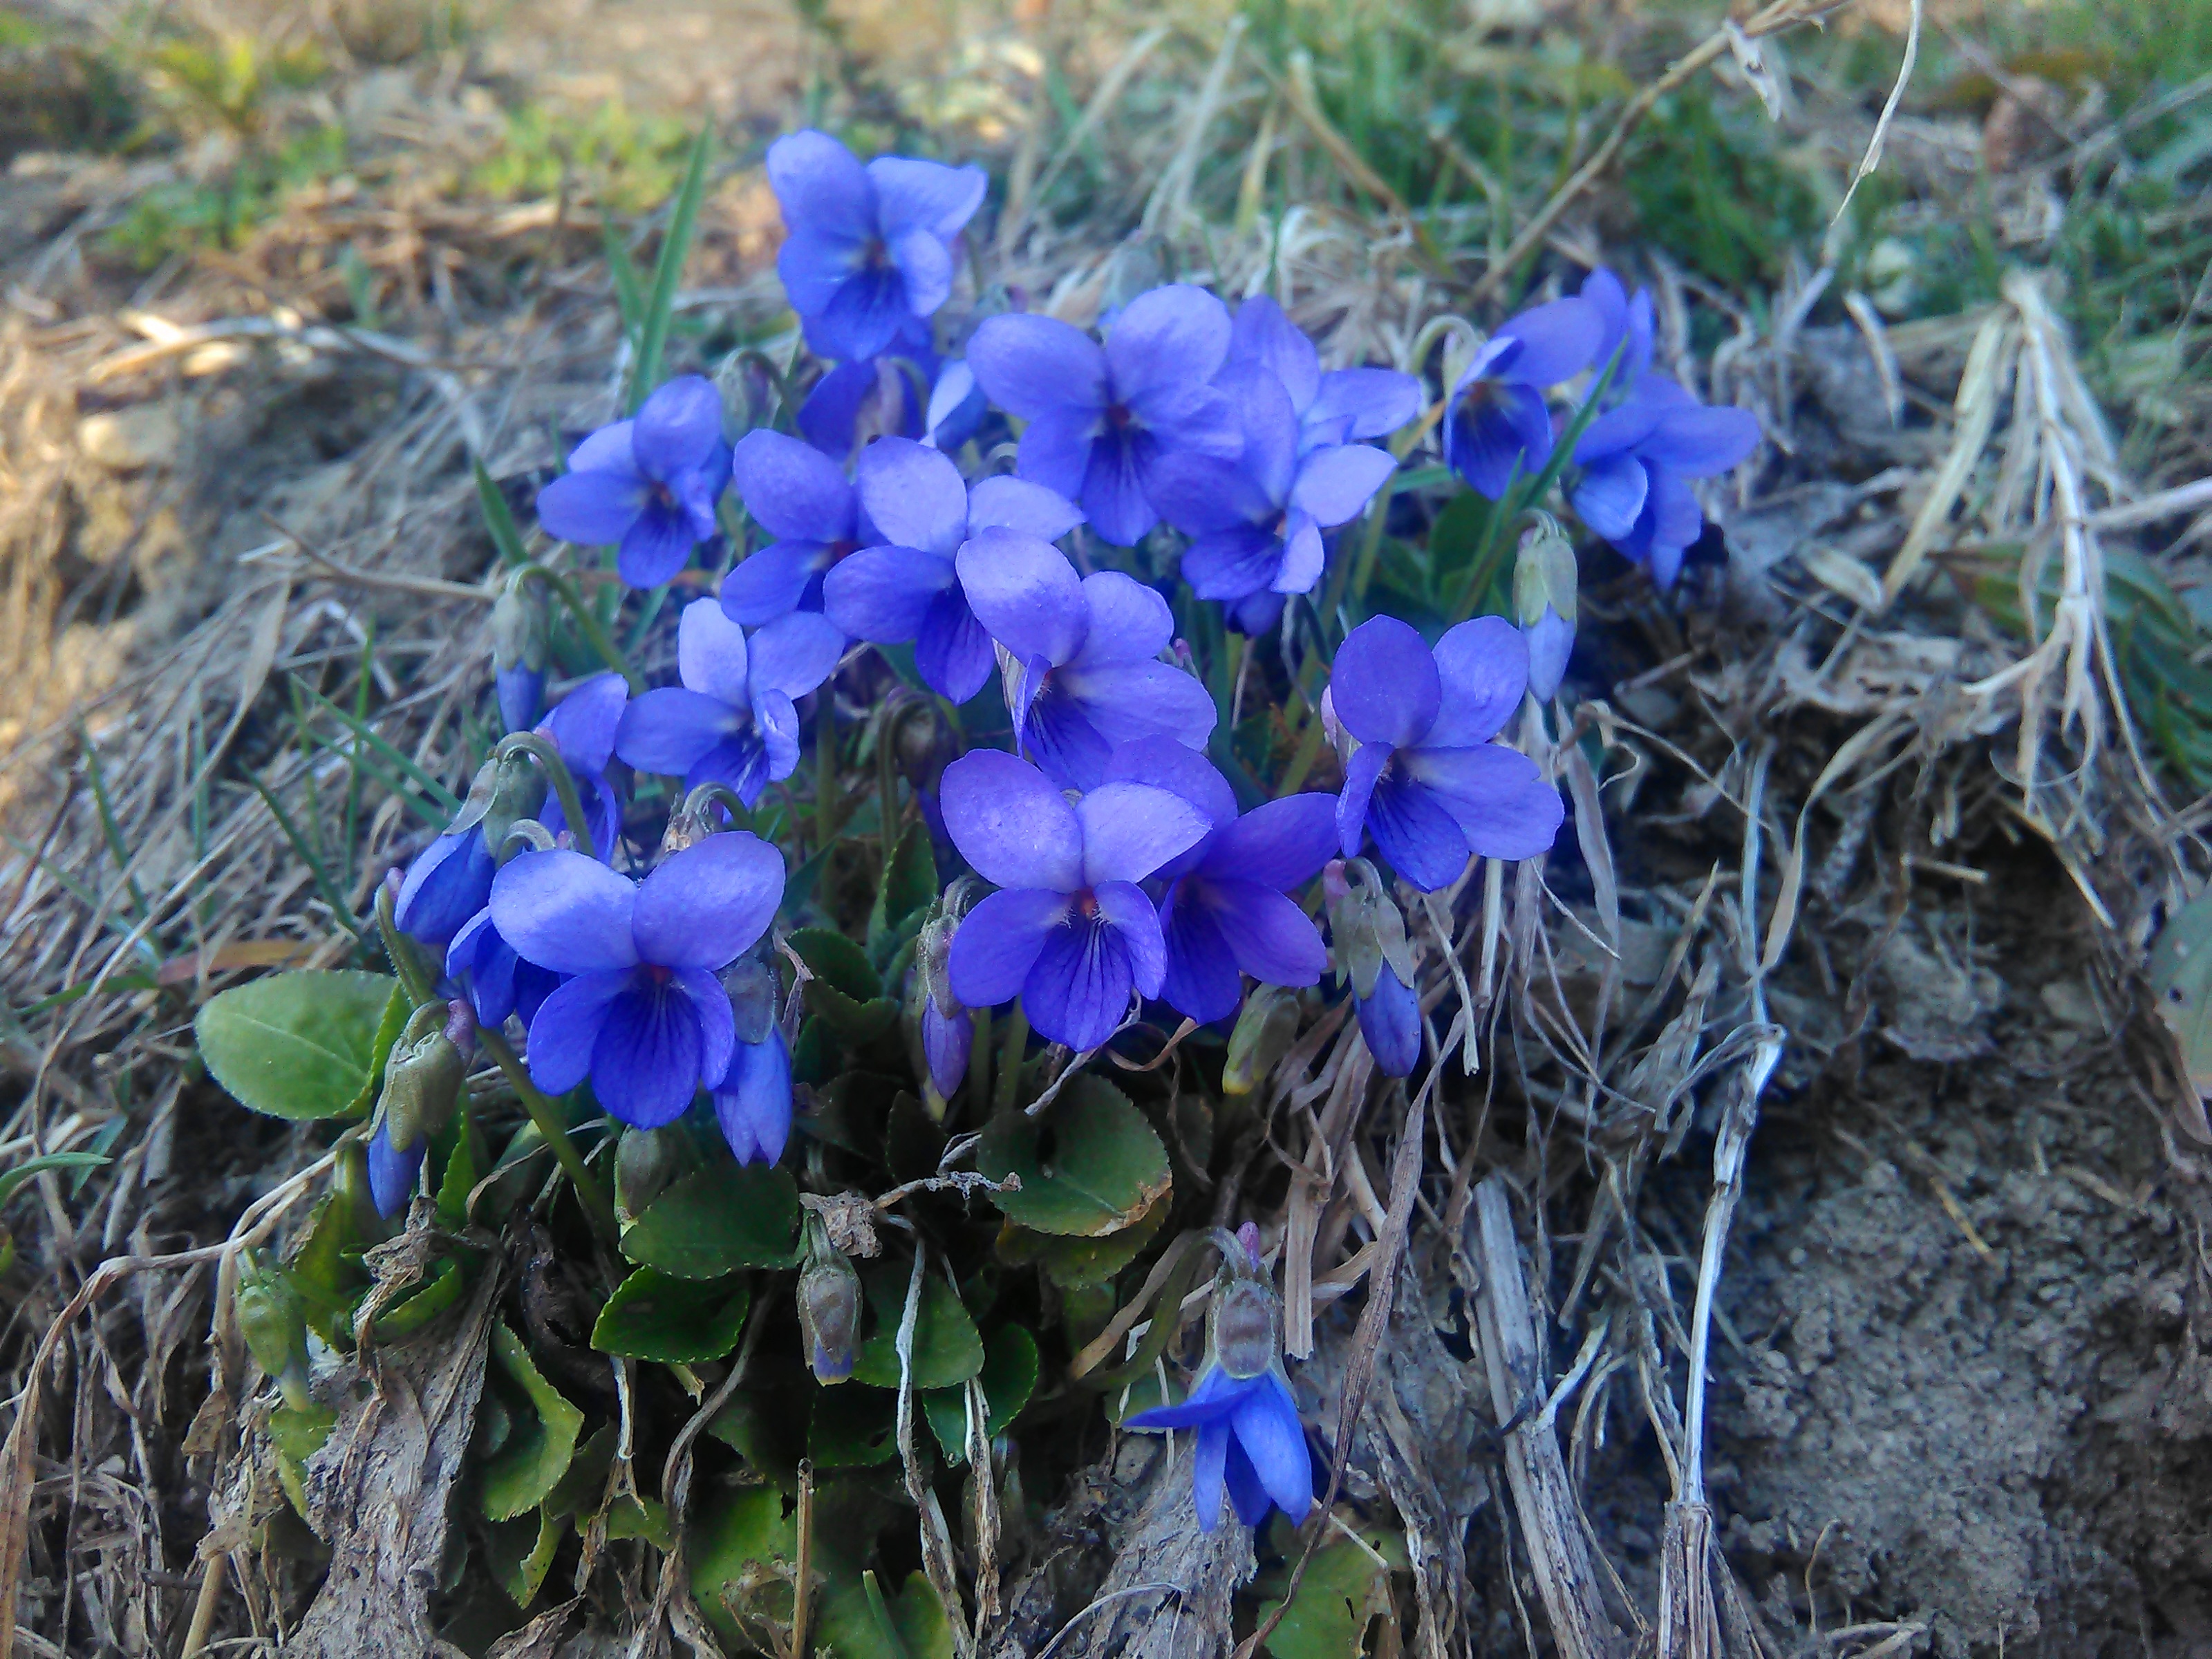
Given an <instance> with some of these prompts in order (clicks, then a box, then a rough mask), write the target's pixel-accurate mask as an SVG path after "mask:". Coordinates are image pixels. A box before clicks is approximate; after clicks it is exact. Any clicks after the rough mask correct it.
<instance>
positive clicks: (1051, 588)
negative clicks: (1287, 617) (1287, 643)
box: [954, 530, 1216, 789]
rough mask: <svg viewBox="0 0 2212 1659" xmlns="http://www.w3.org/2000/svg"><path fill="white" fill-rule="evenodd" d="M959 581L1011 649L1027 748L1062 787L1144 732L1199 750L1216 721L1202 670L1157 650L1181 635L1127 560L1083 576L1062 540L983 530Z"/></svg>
mask: <svg viewBox="0 0 2212 1659" xmlns="http://www.w3.org/2000/svg"><path fill="white" fill-rule="evenodd" d="M954 563H955V565H956V566H957V568H958V571H959V574H960V586H961V591H962V592H963V593H965V594H966V595H967V598H968V603H969V606H970V607H972V608H973V610H974V611H975V617H976V620H977V621H979V622H981V623H982V624H983V626H984V628H985V629H987V631H988V632H989V634H990V635H991V637H992V638H993V639H994V640H995V641H998V643H999V645H1000V647H1001V648H1002V651H1003V653H1004V654H1003V655H1001V657H1000V679H1001V683H1002V684H1004V686H1005V688H1006V708H1007V711H1008V713H1009V714H1012V717H1013V721H1014V737H1015V740H1016V742H1017V743H1018V745H1019V746H1020V748H1021V750H1022V751H1023V753H1024V754H1025V755H1027V756H1028V757H1030V759H1032V760H1034V761H1035V762H1036V763H1037V764H1038V765H1039V766H1041V767H1042V768H1043V769H1044V770H1045V773H1046V775H1048V776H1049V777H1050V778H1051V779H1052V781H1054V783H1055V784H1057V785H1059V786H1060V787H1061V788H1064V789H1088V788H1091V787H1093V786H1094V785H1096V784H1097V783H1098V782H1099V781H1101V780H1102V779H1103V777H1104V776H1105V775H1106V757H1108V756H1109V755H1110V754H1112V753H1113V751H1114V750H1115V748H1116V747H1117V746H1118V745H1120V744H1124V743H1133V742H1134V741H1136V740H1137V739H1138V738H1151V737H1169V738H1174V739H1175V740H1176V742H1177V743H1180V744H1183V745H1184V746H1185V747H1186V748H1189V749H1202V748H1204V747H1205V746H1206V738H1208V737H1209V736H1211V735H1212V731H1213V726H1214V721H1215V719H1216V714H1215V709H1214V706H1213V698H1212V696H1211V695H1210V694H1209V693H1208V692H1207V690H1206V688H1205V687H1204V686H1203V685H1201V684H1199V683H1198V681H1197V680H1196V679H1194V678H1192V677H1191V676H1190V675H1188V674H1186V673H1185V672H1183V671H1182V670H1181V669H1179V668H1174V667H1170V665H1168V664H1166V663H1164V662H1161V661H1159V660H1158V656H1159V653H1161V652H1163V651H1164V650H1166V649H1167V647H1168V645H1169V642H1170V641H1171V640H1172V639H1173V638H1174V637H1175V613H1174V612H1173V611H1170V610H1169V609H1168V602H1167V601H1166V600H1165V599H1162V598H1161V597H1160V596H1159V594H1158V593H1157V592H1154V591H1153V590H1152V589H1151V588H1149V587H1146V586H1145V585H1144V584H1143V583H1141V582H1139V581H1137V580H1134V579H1133V578H1131V577H1128V576H1125V575H1123V574H1121V572H1120V571H1118V570H1098V571H1093V572H1092V573H1091V574H1090V575H1088V576H1078V575H1077V574H1075V567H1074V566H1073V564H1071V563H1069V562H1068V560H1067V556H1066V554H1064V553H1062V552H1061V551H1060V550H1059V549H1058V548H1056V547H1054V546H1052V545H1050V544H1048V543H1045V542H1042V541H1039V540H1037V539H1036V538H1034V537H1030V536H1024V535H1021V534H1019V533H1018V532H1014V531H1009V530H985V531H982V532H979V533H977V534H975V535H974V536H971V537H969V539H968V540H967V541H966V542H965V543H964V544H962V546H961V549H960V552H959V556H958V557H957V559H955V561H954Z"/></svg>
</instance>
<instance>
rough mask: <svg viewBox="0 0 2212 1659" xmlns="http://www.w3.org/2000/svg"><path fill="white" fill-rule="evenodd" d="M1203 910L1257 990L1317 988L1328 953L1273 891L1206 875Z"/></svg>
mask: <svg viewBox="0 0 2212 1659" xmlns="http://www.w3.org/2000/svg"><path fill="white" fill-rule="evenodd" d="M1193 879H1194V880H1197V881H1200V882H1202V883H1204V884H1205V888H1206V902H1207V905H1208V907H1209V908H1211V909H1212V912H1213V920H1214V923H1215V925H1216V926H1217V927H1219V928H1220V930H1221V937H1222V940H1223V942H1224V943H1225V944H1226V945H1228V947H1229V950H1230V952H1231V954H1232V955H1233V956H1234V957H1236V958H1237V967H1239V968H1240V969H1243V971H1244V972H1246V973H1248V974H1249V975H1252V977H1253V978H1254V979H1256V980H1258V981H1260V982H1261V984H1262V985H1288V986H1292V987H1298V986H1306V985H1318V984H1320V983H1321V976H1322V970H1323V969H1326V968H1327V967H1328V949H1327V948H1326V947H1325V946H1324V945H1322V942H1321V933H1320V932H1319V931H1318V930H1317V929H1316V927H1314V924H1313V919H1312V918H1311V917H1310V916H1309V915H1306V913H1305V912H1304V910H1301V909H1300V908H1298V907H1297V905H1296V904H1295V903H1293V902H1291V900H1290V899H1288V898H1286V897H1285V896H1283V895H1282V894H1281V893H1279V892H1278V891H1277V890H1275V889H1274V888H1273V887H1266V886H1262V885H1261V884H1260V883H1258V882H1256V881H1244V880H1242V879H1239V878H1237V877H1235V876H1218V875H1215V874H1213V873H1212V872H1206V873H1205V874H1202V875H1200V876H1198V877H1195V878H1193Z"/></svg>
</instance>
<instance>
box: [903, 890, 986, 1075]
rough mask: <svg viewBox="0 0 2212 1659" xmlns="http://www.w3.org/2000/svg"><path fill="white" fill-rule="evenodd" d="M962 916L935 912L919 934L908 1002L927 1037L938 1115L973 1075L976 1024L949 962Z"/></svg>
mask: <svg viewBox="0 0 2212 1659" xmlns="http://www.w3.org/2000/svg"><path fill="white" fill-rule="evenodd" d="M959 928H960V922H959V919H958V918H957V916H952V915H946V914H945V913H944V912H943V911H942V910H936V911H933V913H932V914H931V915H930V917H929V920H928V921H925V922H923V923H922V925H921V932H920V933H918V934H917V935H916V936H915V950H914V981H913V986H912V989H911V991H910V992H909V995H908V1007H909V1008H910V1009H911V1010H912V1011H913V1013H914V1018H915V1028H916V1030H918V1031H919V1033H920V1035H921V1054H922V1060H923V1070H924V1071H925V1072H926V1073H927V1084H928V1086H927V1090H926V1091H925V1092H926V1094H927V1103H928V1105H929V1107H930V1109H931V1113H932V1115H934V1116H942V1115H943V1113H944V1110H945V1104H946V1103H947V1102H949V1101H950V1100H951V1098H952V1097H953V1096H954V1095H955V1094H957V1093H958V1092H959V1089H960V1085H961V1083H962V1081H963V1079H965V1078H966V1077H967V1075H968V1056H969V1049H970V1048H972V1047H973V1046H974V1043H975V1019H974V1018H973V1017H972V1016H970V1015H969V1012H968V1010H967V1009H966V1008H965V1007H964V1006H962V1004H961V1001H960V999H959V998H958V997H957V996H956V995H954V994H953V990H952V975H951V969H950V967H949V966H948V963H949V960H950V958H951V954H952V939H953V936H954V935H955V934H956V933H958V932H959Z"/></svg>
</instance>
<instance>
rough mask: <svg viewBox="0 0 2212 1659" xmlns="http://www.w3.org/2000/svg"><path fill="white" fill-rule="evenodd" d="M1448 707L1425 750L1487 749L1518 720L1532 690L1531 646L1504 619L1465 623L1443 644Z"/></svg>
mask: <svg viewBox="0 0 2212 1659" xmlns="http://www.w3.org/2000/svg"><path fill="white" fill-rule="evenodd" d="M1436 659H1437V677H1438V678H1439V680H1440V681H1441V683H1442V684H1443V706H1442V707H1441V708H1439V709H1438V710H1437V718H1436V720H1435V722H1434V723H1433V724H1431V726H1430V727H1429V732H1428V735H1427V736H1426V737H1425V738H1423V739H1422V740H1421V741H1422V744H1423V746H1424V747H1431V748H1439V749H1445V748H1458V747H1463V746H1465V745H1466V744H1474V743H1483V742H1486V741H1487V740H1488V739H1489V738H1490V737H1491V736H1492V734H1493V733H1494V732H1497V731H1498V728H1499V727H1500V726H1504V724H1505V722H1506V721H1507V720H1510V718H1511V717H1512V714H1513V711H1514V710H1515V709H1516V708H1519V707H1520V706H1521V694H1522V692H1523V691H1524V690H1527V689H1528V641H1525V640H1523V639H1522V637H1521V630H1520V629H1517V628H1516V627H1514V626H1513V624H1512V623H1509V622H1507V621H1506V620H1505V618H1504V617H1475V618H1474V619H1473V620H1472V621H1469V622H1463V623H1460V625H1459V626H1458V627H1456V628H1455V629H1450V630H1449V632H1447V633H1446V634H1445V635H1444V636H1443V638H1442V639H1440V640H1438V641H1437V649H1436Z"/></svg>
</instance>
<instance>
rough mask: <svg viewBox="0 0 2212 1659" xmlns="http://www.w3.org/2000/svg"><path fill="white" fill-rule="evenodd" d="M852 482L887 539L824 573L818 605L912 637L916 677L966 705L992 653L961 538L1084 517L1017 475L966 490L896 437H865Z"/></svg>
mask: <svg viewBox="0 0 2212 1659" xmlns="http://www.w3.org/2000/svg"><path fill="white" fill-rule="evenodd" d="M855 483H856V485H857V488H858V489H859V492H860V503H861V506H862V507H863V508H864V510H865V511H866V513H867V515H868V517H869V519H870V520H872V522H873V523H874V524H875V526H876V528H877V529H878V532H881V534H882V535H883V537H884V540H885V542H886V545H884V546H881V547H872V548H868V549H866V550H862V551H860V552H858V553H855V554H854V555H853V556H851V557H850V558H848V559H846V560H844V561H843V562H841V563H840V564H838V565H837V567H836V568H835V569H833V570H831V571H830V572H829V574H828V575H827V576H825V577H824V578H823V583H822V604H823V611H825V612H826V613H827V615H828V616H829V620H830V621H831V622H833V623H836V624H837V626H838V627H839V628H840V629H843V630H844V631H845V632H846V633H847V634H848V635H851V636H852V637H853V638H854V639H859V640H871V641H877V642H878V643H884V644H889V643H903V642H904V641H908V640H911V641H914V660H915V670H916V671H918V672H919V673H920V674H921V678H922V681H923V683H924V684H927V686H928V687H929V689H930V690H933V691H935V692H937V693H939V695H940V696H944V697H945V698H947V699H949V700H950V701H951V702H954V703H963V702H967V701H968V699H969V698H970V697H972V696H975V694H976V693H977V692H978V691H980V690H982V689H983V685H984V683H985V682H986V681H987V680H988V679H989V678H991V667H992V662H993V655H992V650H991V636H990V635H988V634H987V633H986V632H985V631H984V629H983V625H982V623H979V622H978V621H976V620H975V611H973V610H972V609H971V608H970V607H969V603H968V595H967V593H966V592H965V590H964V589H963V587H962V586H961V583H960V573H959V569H958V567H957V563H956V562H955V558H956V556H957V554H958V553H959V551H960V548H961V544H963V543H964V542H966V541H967V540H968V539H969V537H971V536H973V535H975V534H976V533H978V532H981V531H985V530H1004V531H1009V532H1014V533H1017V534H1018V535H1022V536H1025V537H1028V538H1031V539H1033V540H1036V541H1039V542H1049V541H1053V540H1055V539H1057V538H1060V537H1061V536H1064V535H1066V533H1067V532H1069V531H1070V530H1073V528H1074V527H1075V526H1077V525H1079V524H1080V523H1082V522H1083V513H1082V510H1081V509H1080V508H1079V507H1075V506H1074V505H1073V503H1071V502H1069V501H1066V500H1064V499H1063V498H1062V497H1060V496H1058V495H1054V494H1053V492H1052V491H1050V490H1049V489H1046V488H1045V487H1044V486H1043V485H1042V484H1034V483H1030V482H1029V481H1028V480H1026V479H1024V478H1009V477H990V478H982V479H979V480H978V481H977V482H976V483H975V486H974V487H973V488H972V489H971V488H970V487H969V485H968V484H967V483H963V481H962V479H961V477H960V469H959V468H958V467H957V466H955V465H953V464H952V462H951V460H950V459H948V458H946V457H945V455H943V454H941V453H939V452H938V451H936V450H934V449H928V448H925V447H923V446H921V444H918V443H910V442H908V441H907V440H905V439H903V438H881V439H878V441H876V442H874V443H872V444H871V445H870V446H869V447H867V449H866V451H865V452H864V453H862V454H861V456H860V466H859V468H858V470H857V477H856V480H855Z"/></svg>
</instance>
